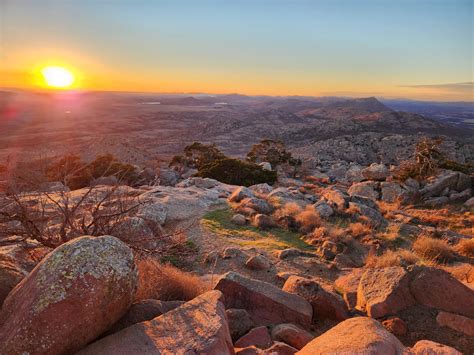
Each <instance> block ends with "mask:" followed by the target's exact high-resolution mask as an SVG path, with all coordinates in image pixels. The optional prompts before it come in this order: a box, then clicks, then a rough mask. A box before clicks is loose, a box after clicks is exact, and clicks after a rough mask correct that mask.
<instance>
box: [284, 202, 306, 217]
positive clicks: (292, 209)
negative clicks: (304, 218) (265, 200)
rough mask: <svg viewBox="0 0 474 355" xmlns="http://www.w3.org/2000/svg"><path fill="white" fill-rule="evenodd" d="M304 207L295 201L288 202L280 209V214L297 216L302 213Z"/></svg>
mask: <svg viewBox="0 0 474 355" xmlns="http://www.w3.org/2000/svg"><path fill="white" fill-rule="evenodd" d="M302 211H303V209H302V208H301V207H300V205H298V204H297V203H295V202H288V203H287V204H285V206H283V207H282V208H280V209H279V210H278V213H279V215H280V216H292V217H295V216H297V215H298V214H300V213H301V212H302Z"/></svg>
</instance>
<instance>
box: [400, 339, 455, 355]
mask: <svg viewBox="0 0 474 355" xmlns="http://www.w3.org/2000/svg"><path fill="white" fill-rule="evenodd" d="M406 354H407V355H408V354H410V355H411V354H413V355H462V353H460V352H459V351H457V350H456V349H454V348H452V347H450V346H447V345H443V344H439V343H436V342H434V341H431V340H420V341H418V342H417V343H416V344H415V345H414V346H413V347H412V348H410V349H408V351H407V352H406Z"/></svg>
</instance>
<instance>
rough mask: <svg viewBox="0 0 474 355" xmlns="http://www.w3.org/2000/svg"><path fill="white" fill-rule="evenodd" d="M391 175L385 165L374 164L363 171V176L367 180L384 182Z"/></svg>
mask: <svg viewBox="0 0 474 355" xmlns="http://www.w3.org/2000/svg"><path fill="white" fill-rule="evenodd" d="M389 174H390V172H389V170H388V169H387V167H386V166H385V165H384V164H377V163H373V164H371V165H370V166H368V167H367V168H365V169H363V170H362V176H363V177H364V178H365V179H367V180H376V181H384V180H385V179H387V177H388V175H389Z"/></svg>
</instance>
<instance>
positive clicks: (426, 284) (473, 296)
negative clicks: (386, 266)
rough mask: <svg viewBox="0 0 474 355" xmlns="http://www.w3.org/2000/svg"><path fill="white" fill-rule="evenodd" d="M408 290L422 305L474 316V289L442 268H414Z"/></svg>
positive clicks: (470, 316)
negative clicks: (413, 274)
mask: <svg viewBox="0 0 474 355" xmlns="http://www.w3.org/2000/svg"><path fill="white" fill-rule="evenodd" d="M410 290H411V293H412V295H413V297H414V298H415V300H416V301H417V302H418V303H420V304H422V305H424V306H428V307H432V308H437V309H440V310H443V311H446V312H452V313H457V314H460V315H463V316H466V317H469V318H474V290H472V289H470V288H469V287H467V286H466V285H464V284H463V283H462V282H460V281H458V280H457V279H455V278H454V277H453V276H451V274H449V273H448V272H446V271H444V270H441V269H437V268H432V267H421V268H420V269H418V270H415V276H414V278H413V280H412V282H411V284H410Z"/></svg>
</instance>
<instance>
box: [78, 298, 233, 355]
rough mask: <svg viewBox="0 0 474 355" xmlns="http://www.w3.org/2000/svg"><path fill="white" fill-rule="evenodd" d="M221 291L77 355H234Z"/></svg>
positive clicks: (124, 331) (198, 299)
mask: <svg viewBox="0 0 474 355" xmlns="http://www.w3.org/2000/svg"><path fill="white" fill-rule="evenodd" d="M221 299H222V294H221V293H220V292H218V291H210V292H206V293H204V294H202V295H200V296H198V297H196V298H194V299H193V300H192V301H189V302H187V303H185V304H184V305H182V306H181V307H178V308H176V309H174V310H172V311H169V312H167V313H165V314H163V315H162V316H160V317H157V318H155V319H153V320H151V321H147V322H142V323H138V324H135V325H132V326H130V327H128V328H125V329H123V330H121V331H120V332H118V333H115V334H112V335H109V336H108V337H106V338H103V339H101V340H99V341H97V342H95V343H92V344H91V345H89V346H88V347H86V348H85V349H83V350H82V351H80V352H79V353H78V354H81V355H85V354H94V355H95V354H101V355H102V354H103V355H109V354H110V355H115V354H191V353H198V354H233V353H234V347H233V346H232V340H231V338H230V334H229V328H228V326H227V321H226V315H225V309H224V306H223V304H222V303H221Z"/></svg>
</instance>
